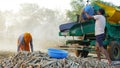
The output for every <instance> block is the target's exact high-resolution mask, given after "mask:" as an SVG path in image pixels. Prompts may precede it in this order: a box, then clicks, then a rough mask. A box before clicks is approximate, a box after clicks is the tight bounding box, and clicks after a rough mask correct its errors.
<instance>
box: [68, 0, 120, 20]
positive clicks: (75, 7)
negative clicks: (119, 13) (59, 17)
mask: <svg viewBox="0 0 120 68" xmlns="http://www.w3.org/2000/svg"><path fill="white" fill-rule="evenodd" d="M83 1H84V0H71V4H70V5H71V7H72V9H71V10H67V17H68V18H69V19H70V21H76V19H77V16H76V14H80V13H81V11H82V8H83V7H84V6H85V3H83ZM96 1H97V2H100V3H103V4H106V5H108V6H112V7H115V8H118V9H120V6H115V5H114V4H112V3H109V2H104V1H103V0H90V2H91V5H93V4H95V2H96Z"/></svg>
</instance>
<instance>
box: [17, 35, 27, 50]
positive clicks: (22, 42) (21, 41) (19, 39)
mask: <svg viewBox="0 0 120 68" xmlns="http://www.w3.org/2000/svg"><path fill="white" fill-rule="evenodd" d="M21 44H22V45H24V46H25V43H24V34H22V35H21V36H20V37H19V38H18V48H17V52H18V51H19V49H20V45H21Z"/></svg>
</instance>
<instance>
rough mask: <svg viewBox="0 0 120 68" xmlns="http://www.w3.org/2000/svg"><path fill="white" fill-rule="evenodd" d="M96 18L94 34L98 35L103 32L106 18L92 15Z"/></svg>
mask: <svg viewBox="0 0 120 68" xmlns="http://www.w3.org/2000/svg"><path fill="white" fill-rule="evenodd" d="M93 17H94V19H95V20H96V22H95V35H100V34H103V33H104V30H105V24H106V19H105V17H104V16H103V15H95V16H93Z"/></svg>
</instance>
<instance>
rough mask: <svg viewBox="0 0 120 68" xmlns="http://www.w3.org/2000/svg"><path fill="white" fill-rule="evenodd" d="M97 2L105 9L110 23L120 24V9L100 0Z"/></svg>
mask: <svg viewBox="0 0 120 68" xmlns="http://www.w3.org/2000/svg"><path fill="white" fill-rule="evenodd" d="M96 4H97V5H98V6H100V7H101V8H103V9H105V12H106V14H107V16H108V17H107V20H108V21H109V22H110V23H114V24H120V11H119V10H117V9H116V8H114V7H112V6H108V5H105V4H102V3H99V2H96Z"/></svg>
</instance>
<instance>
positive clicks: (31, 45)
mask: <svg viewBox="0 0 120 68" xmlns="http://www.w3.org/2000/svg"><path fill="white" fill-rule="evenodd" d="M30 47H31V51H32V52H33V42H32V38H31V40H30Z"/></svg>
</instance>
